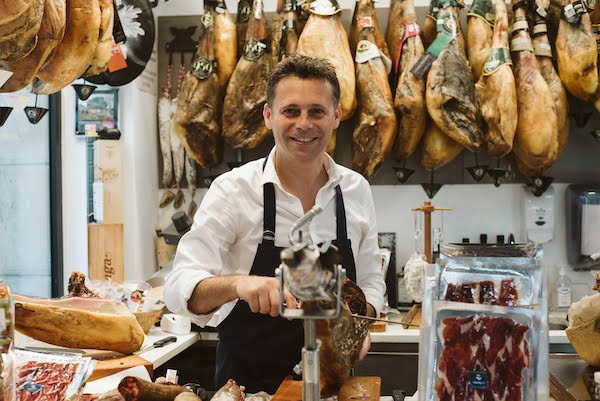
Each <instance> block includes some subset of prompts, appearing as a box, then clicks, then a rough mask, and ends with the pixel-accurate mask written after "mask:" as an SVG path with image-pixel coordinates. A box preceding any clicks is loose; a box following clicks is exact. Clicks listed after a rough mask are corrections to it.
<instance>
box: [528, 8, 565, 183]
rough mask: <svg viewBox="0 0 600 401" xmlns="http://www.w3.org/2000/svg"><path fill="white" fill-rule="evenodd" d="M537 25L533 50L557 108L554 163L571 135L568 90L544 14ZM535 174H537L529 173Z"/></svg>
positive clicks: (534, 28)
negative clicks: (556, 65)
mask: <svg viewBox="0 0 600 401" xmlns="http://www.w3.org/2000/svg"><path fill="white" fill-rule="evenodd" d="M549 3H550V2H549V1H548V0H538V2H537V4H538V7H543V8H544V9H547V8H548V7H549V5H550V4H549ZM534 20H535V25H534V26H533V39H532V41H533V51H534V53H535V56H536V58H537V61H538V64H539V66H540V73H541V74H542V77H544V80H545V81H546V83H547V84H548V88H549V89H550V93H551V94H552V99H553V100H554V106H555V109H556V123H557V127H558V131H557V132H556V140H557V141H558V148H557V151H556V155H555V156H554V160H549V161H548V164H551V163H553V162H554V161H556V160H557V159H558V157H560V154H561V153H562V151H563V149H564V147H565V145H566V144H567V139H568V137H569V103H568V100H567V92H566V91H565V88H564V86H563V84H562V82H561V80H560V77H559V76H558V73H557V72H556V70H555V69H554V64H553V62H552V47H551V46H550V41H549V40H548V32H547V27H546V23H545V19H544V17H543V16H540V15H539V14H537V13H536V14H535V17H534ZM529 175H535V174H529Z"/></svg>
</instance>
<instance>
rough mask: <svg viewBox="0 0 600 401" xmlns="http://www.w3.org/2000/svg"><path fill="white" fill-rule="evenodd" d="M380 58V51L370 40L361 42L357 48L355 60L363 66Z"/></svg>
mask: <svg viewBox="0 0 600 401" xmlns="http://www.w3.org/2000/svg"><path fill="white" fill-rule="evenodd" d="M380 56H381V55H380V53H379V49H378V48H377V45H376V44H375V43H372V42H369V41H368V40H361V41H360V42H358V45H357V46H356V57H355V58H354V60H355V61H356V62H357V63H360V64H363V63H366V62H367V61H369V60H372V59H374V58H377V57H380Z"/></svg>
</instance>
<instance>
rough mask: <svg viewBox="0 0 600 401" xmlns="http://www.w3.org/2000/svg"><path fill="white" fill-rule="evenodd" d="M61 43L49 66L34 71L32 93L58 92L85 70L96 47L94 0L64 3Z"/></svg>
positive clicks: (97, 14)
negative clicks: (65, 15)
mask: <svg viewBox="0 0 600 401" xmlns="http://www.w3.org/2000/svg"><path fill="white" fill-rule="evenodd" d="M65 29H66V30H65V35H64V37H63V40H62V41H61V42H60V43H59V44H58V46H57V47H56V52H55V53H54V56H52V59H51V60H50V62H49V63H47V64H46V65H44V67H42V69H41V70H40V71H39V72H38V74H37V78H36V80H34V82H33V85H32V91H33V92H35V93H38V94H44V95H47V94H50V93H54V92H58V91H59V90H61V89H62V88H64V87H65V86H67V85H69V84H70V83H71V82H73V81H74V80H75V79H77V78H79V77H80V76H81V74H83V73H84V71H85V70H86V69H87V68H88V66H89V65H90V62H91V61H92V58H93V57H94V54H95V51H96V46H97V45H98V32H100V5H99V3H98V0H69V1H67V25H66V28H65Z"/></svg>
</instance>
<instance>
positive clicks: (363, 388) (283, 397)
mask: <svg viewBox="0 0 600 401" xmlns="http://www.w3.org/2000/svg"><path fill="white" fill-rule="evenodd" d="M321 388H323V386H321ZM380 392H381V378H380V377H376V376H353V377H349V378H348V379H347V380H346V381H345V382H344V384H343V385H342V388H341V389H340V392H339V394H338V401H352V400H367V399H369V400H378V399H379V396H380V395H381V394H380ZM271 401H302V381H301V380H293V379H292V377H291V376H288V377H286V378H285V379H284V380H283V383H281V385H280V386H279V388H278V389H277V392H276V393H275V395H274V396H273V398H272V400H271Z"/></svg>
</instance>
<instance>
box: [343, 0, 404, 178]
mask: <svg viewBox="0 0 600 401" xmlns="http://www.w3.org/2000/svg"><path fill="white" fill-rule="evenodd" d="M356 7H357V9H358V10H357V20H358V27H359V29H360V36H359V39H360V42H358V49H357V50H356V83H357V85H356V86H357V89H358V99H359V102H358V116H357V119H356V126H355V127H354V132H353V134H352V168H353V169H354V170H356V171H358V172H359V173H361V174H362V175H364V176H365V177H366V178H367V180H371V178H373V176H374V175H375V174H376V173H377V171H378V170H379V168H380V167H381V165H382V164H383V160H384V158H385V157H386V156H387V154H388V153H389V152H390V151H391V150H392V145H393V143H394V139H395V137H396V129H397V126H396V113H395V112H394V107H393V105H392V91H391V89H390V84H389V83H388V78H387V71H386V67H385V64H384V62H383V59H382V55H381V53H380V51H379V49H378V48H377V45H376V44H375V41H376V38H375V27H374V25H373V24H374V23H375V21H374V20H373V19H372V18H371V15H372V13H373V8H374V6H373V2H372V1H371V0H360V1H359V2H358V4H357V5H356Z"/></svg>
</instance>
